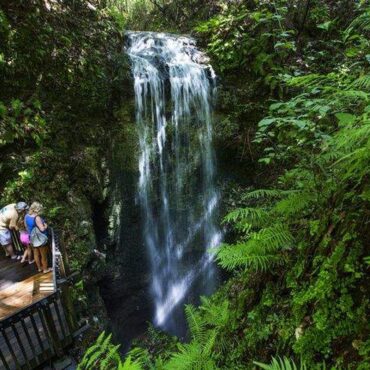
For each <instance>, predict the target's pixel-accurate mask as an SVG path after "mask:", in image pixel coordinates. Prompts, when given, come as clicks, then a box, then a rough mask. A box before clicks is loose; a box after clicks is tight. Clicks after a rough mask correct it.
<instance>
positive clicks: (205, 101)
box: [126, 32, 221, 334]
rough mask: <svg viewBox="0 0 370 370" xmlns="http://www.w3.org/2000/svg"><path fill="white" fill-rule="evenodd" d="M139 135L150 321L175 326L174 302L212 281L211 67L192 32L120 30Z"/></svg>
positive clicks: (205, 289)
mask: <svg viewBox="0 0 370 370" xmlns="http://www.w3.org/2000/svg"><path fill="white" fill-rule="evenodd" d="M126 36H127V47H126V51H127V54H128V55H129V57H130V59H131V63H132V72H133V76H134V89H135V99H136V121H137V129H138V135H139V149H140V155H139V171H140V178H139V184H138V201H139V203H140V206H141V209H142V217H143V233H144V240H145V244H146V247H147V251H148V254H149V260H150V264H151V270H152V271H151V272H152V289H151V291H152V295H153V301H154V312H155V318H154V322H155V324H156V325H157V326H159V327H162V328H163V329H165V330H168V331H170V332H172V333H175V334H179V320H180V317H181V315H182V314H181V311H182V308H181V310H180V309H179V304H180V303H184V302H189V301H192V299H193V297H194V296H196V295H200V294H209V293H211V292H212V290H213V288H214V285H215V281H214V280H215V278H216V276H215V267H214V266H213V263H212V253H210V251H209V249H211V248H215V247H216V246H217V245H218V244H219V243H220V241H221V233H220V231H219V230H218V228H217V226H216V224H215V217H216V214H217V206H218V199H219V194H218V191H217V188H216V185H215V158H214V153H213V148H212V108H211V100H212V95H213V90H214V86H215V74H214V72H213V70H212V68H211V66H209V65H207V64H204V63H202V62H204V60H205V57H204V55H203V54H202V53H201V52H200V51H199V50H197V48H196V46H195V42H194V40H193V39H191V38H188V37H183V36H175V35H169V34H163V33H152V32H128V33H127V35H126Z"/></svg>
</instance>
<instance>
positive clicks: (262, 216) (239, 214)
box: [223, 207, 269, 227]
mask: <svg viewBox="0 0 370 370" xmlns="http://www.w3.org/2000/svg"><path fill="white" fill-rule="evenodd" d="M268 216H269V213H268V212H267V210H266V209H264V208H257V207H245V208H237V209H234V210H233V211H231V212H230V213H228V214H227V215H226V216H225V218H224V220H223V222H226V223H231V222H232V223H236V222H242V223H246V224H247V226H246V227H248V226H251V227H261V226H262V225H264V224H265V223H266V222H267V220H268Z"/></svg>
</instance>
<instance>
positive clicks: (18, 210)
mask: <svg viewBox="0 0 370 370" xmlns="http://www.w3.org/2000/svg"><path fill="white" fill-rule="evenodd" d="M27 209H28V205H27V203H25V202H18V203H12V204H8V205H7V206H5V207H4V208H2V209H1V210H0V245H2V246H3V247H4V249H5V252H6V254H7V255H8V256H10V258H11V259H17V258H18V257H19V256H17V255H16V253H15V251H14V247H13V243H12V234H11V230H18V219H19V217H20V216H21V215H23V214H24V213H25V212H26V211H27ZM19 258H20V257H19Z"/></svg>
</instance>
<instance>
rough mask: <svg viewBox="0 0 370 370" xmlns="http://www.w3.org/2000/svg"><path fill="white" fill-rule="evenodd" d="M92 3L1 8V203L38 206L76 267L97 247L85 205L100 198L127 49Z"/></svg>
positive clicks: (37, 3) (20, 3) (113, 26)
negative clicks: (24, 202) (121, 64)
mask: <svg viewBox="0 0 370 370" xmlns="http://www.w3.org/2000/svg"><path fill="white" fill-rule="evenodd" d="M92 4H93V2H90V3H86V2H84V1H63V2H59V1H20V0H19V1H11V2H2V5H1V8H0V70H1V90H0V119H1V121H0V151H1V164H0V177H1V182H0V191H1V194H2V196H1V203H2V204H3V205H4V204H6V202H14V201H17V200H18V199H25V200H27V201H32V200H35V199H37V200H39V201H41V202H42V203H43V204H44V205H45V206H46V211H47V214H46V216H47V218H48V220H49V221H51V222H52V223H53V224H54V225H56V226H57V227H60V228H62V229H63V230H64V231H65V234H66V238H67V240H68V244H69V245H73V248H71V251H70V253H71V257H72V261H73V263H74V264H75V265H76V266H81V265H83V263H84V260H85V259H86V255H87V251H88V250H89V248H88V247H87V246H88V245H89V244H91V243H92V240H90V239H91V238H89V237H88V235H89V230H91V229H92V226H91V223H90V214H89V213H90V211H89V206H88V205H89V202H90V201H91V200H92V199H98V198H99V196H100V193H101V188H102V178H101V177H102V171H101V168H100V164H101V161H102V157H103V156H104V146H105V145H106V143H107V140H108V137H107V134H106V133H107V131H108V130H106V128H107V127H112V129H114V124H113V123H114V120H113V106H114V104H115V94H116V85H115V83H114V81H113V80H114V79H117V74H116V73H115V69H116V68H117V66H118V65H119V60H118V59H119V55H120V53H119V52H120V48H121V35H120V33H119V32H118V31H117V29H118V28H117V26H116V23H115V22H114V21H113V19H111V18H110V17H108V15H107V14H106V13H105V12H104V9H97V8H96V7H95V6H94V5H92ZM92 25H93V26H92ZM108 40H109V42H108ZM86 205H87V206H86ZM83 221H85V223H83V224H81V222H83ZM75 256H76V258H74V257H75Z"/></svg>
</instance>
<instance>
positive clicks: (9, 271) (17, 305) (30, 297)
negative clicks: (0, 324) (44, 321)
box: [0, 257, 54, 321]
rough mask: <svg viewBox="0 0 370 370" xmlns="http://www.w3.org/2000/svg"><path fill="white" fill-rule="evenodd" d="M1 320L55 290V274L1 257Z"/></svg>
mask: <svg viewBox="0 0 370 370" xmlns="http://www.w3.org/2000/svg"><path fill="white" fill-rule="evenodd" d="M0 261H1V265H0V321H1V320H3V319H5V318H6V317H8V316H10V315H13V314H14V313H16V312H18V311H19V310H22V309H23V308H25V307H27V306H29V305H30V304H32V303H35V302H37V301H38V300H40V299H43V298H44V297H47V296H48V295H50V294H51V293H53V292H54V285H53V274H52V272H48V273H47V274H43V273H38V272H37V270H36V266H35V265H34V264H32V265H28V264H26V265H22V264H21V263H20V262H19V261H18V262H17V261H12V260H10V259H9V258H7V259H5V257H2V258H1V259H0Z"/></svg>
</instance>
